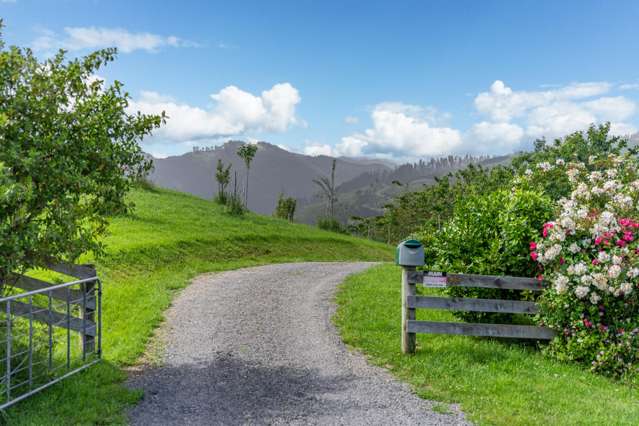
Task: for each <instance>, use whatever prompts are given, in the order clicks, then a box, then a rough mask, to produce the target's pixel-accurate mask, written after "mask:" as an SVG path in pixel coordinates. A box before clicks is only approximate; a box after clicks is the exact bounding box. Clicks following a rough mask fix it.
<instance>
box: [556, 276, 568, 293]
mask: <svg viewBox="0 0 639 426" xmlns="http://www.w3.org/2000/svg"><path fill="white" fill-rule="evenodd" d="M568 282H569V280H568V277H565V276H563V275H561V274H559V275H557V277H556V278H555V283H554V284H555V290H556V291H557V293H559V294H561V293H564V292H565V291H566V290H567V289H568Z"/></svg>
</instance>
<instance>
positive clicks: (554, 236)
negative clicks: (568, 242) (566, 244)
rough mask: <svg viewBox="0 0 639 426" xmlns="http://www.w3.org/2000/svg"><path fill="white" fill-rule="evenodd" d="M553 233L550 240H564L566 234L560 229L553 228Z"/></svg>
mask: <svg viewBox="0 0 639 426" xmlns="http://www.w3.org/2000/svg"><path fill="white" fill-rule="evenodd" d="M554 231H555V232H553V233H552V235H551V237H550V239H551V240H554V241H563V240H565V239H566V233H565V232H564V231H562V230H561V229H557V228H555V230H554Z"/></svg>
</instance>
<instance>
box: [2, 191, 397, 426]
mask: <svg viewBox="0 0 639 426" xmlns="http://www.w3.org/2000/svg"><path fill="white" fill-rule="evenodd" d="M131 197H132V199H133V201H134V202H135V203H136V206H137V207H136V210H135V214H134V215H132V216H129V217H118V218H115V219H114V220H113V222H112V225H111V228H110V231H111V235H110V236H109V237H108V238H107V240H106V243H107V245H108V255H107V256H106V257H105V258H103V259H101V260H99V261H98V262H97V264H98V272H99V274H100V277H101V278H102V279H103V283H104V295H103V308H104V314H103V321H104V344H103V345H104V360H105V362H103V363H101V364H100V365H98V366H96V367H94V368H91V369H90V370H89V371H87V372H85V373H81V374H79V375H76V376H74V377H72V378H70V379H68V380H66V381H63V382H62V383H60V384H58V385H55V386H54V387H52V388H51V389H49V390H46V391H44V392H42V393H40V394H39V395H37V396H34V397H33V398H30V399H28V400H26V401H25V402H22V403H19V404H17V405H16V406H15V407H13V408H11V409H10V410H8V412H7V413H6V416H5V421H6V422H8V423H9V424H12V425H14V424H15V425H50V424H121V423H125V422H126V418H125V409H126V407H127V406H129V405H130V404H132V403H134V402H136V401H137V400H138V399H139V398H140V396H141V395H140V393H139V392H135V391H130V390H128V389H126V388H125V387H124V386H123V384H122V383H123V380H124V379H125V378H126V375H125V373H124V372H123V370H122V368H123V367H126V366H128V365H131V364H134V363H135V362H136V361H137V360H138V359H139V357H140V356H141V355H142V353H143V352H144V349H145V347H146V344H147V342H148V339H149V337H150V336H151V335H152V333H153V330H154V328H155V327H157V325H158V324H159V323H160V322H161V320H162V313H163V311H164V310H165V309H166V308H167V307H168V306H169V304H170V302H171V299H172V297H173V296H174V295H175V293H176V291H178V290H179V289H181V288H183V287H184V286H186V285H187V284H188V282H189V280H190V279H191V278H193V277H194V276H195V275H197V274H200V273H203V272H209V271H221V270H228V269H234V268H239V267H244V266H251V265H260V264H266V263H277V262H296V261H315V260H317V261H319V260H322V261H332V260H335V261H337V260H340V261H341V260H388V259H390V257H391V250H390V249H389V248H388V247H387V246H385V245H381V244H377V243H372V242H369V241H366V240H361V239H355V238H351V237H348V236H343V235H338V234H333V233H328V232H323V231H320V230H318V229H316V228H313V227H309V226H305V225H295V224H290V223H288V222H286V221H283V220H277V219H273V218H269V217H264V216H258V215H254V214H248V215H246V216H245V217H243V218H234V217H229V216H227V215H225V214H224V213H223V211H222V209H221V207H220V206H218V205H216V204H214V203H212V202H209V201H206V200H202V199H199V198H196V197H192V196H189V195H186V194H181V193H177V192H170V191H163V190H145V191H143V190H136V191H134V192H133V193H132V194H131Z"/></svg>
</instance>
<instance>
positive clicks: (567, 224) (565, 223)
mask: <svg viewBox="0 0 639 426" xmlns="http://www.w3.org/2000/svg"><path fill="white" fill-rule="evenodd" d="M559 224H560V225H561V227H562V228H564V229H566V230H568V231H574V230H575V221H574V220H572V219H571V218H569V217H567V216H565V217H562V218H561V219H560V220H559Z"/></svg>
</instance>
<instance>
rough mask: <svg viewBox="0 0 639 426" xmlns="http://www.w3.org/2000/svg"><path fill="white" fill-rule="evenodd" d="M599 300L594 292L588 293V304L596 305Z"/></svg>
mask: <svg viewBox="0 0 639 426" xmlns="http://www.w3.org/2000/svg"><path fill="white" fill-rule="evenodd" d="M600 300H601V297H600V296H599V295H598V294H597V293H595V292H594V291H593V292H592V293H590V303H592V304H593V305H596V304H597V303H598V302H599V301H600Z"/></svg>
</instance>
